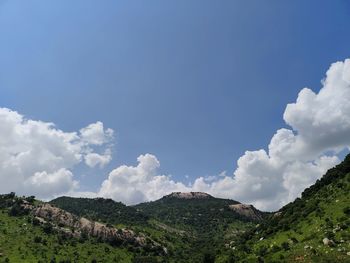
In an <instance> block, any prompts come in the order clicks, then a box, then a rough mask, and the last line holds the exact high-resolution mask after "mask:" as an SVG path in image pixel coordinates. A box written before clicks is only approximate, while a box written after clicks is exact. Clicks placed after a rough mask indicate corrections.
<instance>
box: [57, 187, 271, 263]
mask: <svg viewBox="0 0 350 263" xmlns="http://www.w3.org/2000/svg"><path fill="white" fill-rule="evenodd" d="M50 204H52V205H55V206H57V207H60V208H61V209H64V210H66V211H68V212H70V213H73V214H76V215H78V216H80V217H85V218H88V219H90V220H95V221H98V222H108V223H109V224H112V225H114V226H118V227H121V226H127V227H129V228H131V229H133V230H134V231H135V232H143V233H145V234H147V235H148V236H149V237H150V238H152V239H153V240H155V241H157V242H158V243H159V244H162V245H163V246H164V247H166V248H167V250H168V251H169V254H170V255H171V257H173V258H174V259H176V262H188V260H189V259H191V260H196V262H200V261H201V258H202V257H203V255H204V254H205V253H206V252H207V251H208V250H210V248H211V247H216V248H218V249H220V248H223V244H224V240H225V238H226V237H227V238H228V237H231V236H232V235H238V233H240V232H242V231H245V230H246V229H248V228H250V227H251V226H253V225H254V224H255V223H256V222H258V221H261V220H262V218H263V217H264V216H265V213H263V212H260V211H259V210H257V209H255V208H254V207H253V206H249V205H243V204H240V203H239V202H237V201H234V200H229V199H220V198H215V197H213V196H211V195H209V194H207V193H202V192H189V193H182V192H175V193H171V194H169V195H167V196H164V197H163V198H161V199H159V200H157V201H154V202H148V203H142V204H139V205H136V206H133V207H129V206H125V205H124V204H122V203H118V202H115V201H113V200H111V199H103V198H94V199H88V198H72V197H60V198H57V199H54V200H52V201H51V202H50ZM136 219H137V220H136ZM210 241H212V242H210ZM208 246H209V247H208Z"/></svg>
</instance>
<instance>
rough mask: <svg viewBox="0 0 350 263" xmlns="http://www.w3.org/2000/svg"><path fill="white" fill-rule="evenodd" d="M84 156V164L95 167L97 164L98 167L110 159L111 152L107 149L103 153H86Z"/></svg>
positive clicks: (107, 162)
mask: <svg viewBox="0 0 350 263" xmlns="http://www.w3.org/2000/svg"><path fill="white" fill-rule="evenodd" d="M84 158H85V163H86V165H88V166H89V167H95V166H97V165H98V166H99V167H100V168H103V167H104V166H105V165H107V164H109V163H110V161H111V160H112V154H111V152H110V151H107V152H106V153H105V154H98V153H88V154H86V155H85V157H84Z"/></svg>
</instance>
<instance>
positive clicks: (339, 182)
mask: <svg viewBox="0 0 350 263" xmlns="http://www.w3.org/2000/svg"><path fill="white" fill-rule="evenodd" d="M232 248H233V250H232V252H231V258H235V259H236V260H237V261H241V262H350V155H348V156H347V157H346V159H345V160H344V162H342V163H341V164H339V165H338V166H336V167H335V168H333V169H330V170H329V171H328V172H327V173H326V174H325V175H324V176H323V177H322V179H320V180H318V181H317V182H316V183H315V184H314V185H313V186H311V187H310V188H308V189H306V190H305V191H304V192H303V193H302V197H301V198H297V199H296V200H295V201H294V202H292V203H290V204H288V205H286V206H285V207H283V208H282V209H280V210H279V211H278V212H277V213H275V214H274V215H272V216H271V217H270V218H268V220H266V221H265V222H264V223H261V224H259V225H258V226H257V227H255V228H253V229H251V230H250V231H249V232H247V233H246V234H245V235H243V236H242V237H241V239H240V240H239V241H238V242H236V243H235V244H232Z"/></svg>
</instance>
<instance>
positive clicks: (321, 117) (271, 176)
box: [194, 59, 350, 210]
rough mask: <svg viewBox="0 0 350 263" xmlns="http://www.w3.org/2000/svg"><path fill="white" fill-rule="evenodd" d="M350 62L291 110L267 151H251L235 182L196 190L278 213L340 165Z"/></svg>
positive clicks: (349, 127) (349, 129) (346, 132)
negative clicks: (284, 126) (278, 210)
mask: <svg viewBox="0 0 350 263" xmlns="http://www.w3.org/2000/svg"><path fill="white" fill-rule="evenodd" d="M349 101H350V60H349V59H347V60H345V61H344V62H337V63H334V64H332V65H331V67H330V68H329V70H328V71H327V73H326V78H325V79H324V80H322V88H321V89H320V91H319V92H318V93H315V92H313V91H312V90H310V89H308V88H304V89H302V90H301V91H300V93H299V95H298V98H297V100H296V102H295V103H291V104H288V105H287V107H286V110H285V112H284V116H283V117H284V120H285V122H286V123H287V124H288V125H289V126H290V127H291V129H280V130H278V131H277V132H276V133H275V135H274V136H273V137H272V139H271V142H270V144H269V146H268V151H265V150H263V149H262V150H258V151H247V152H246V153H245V154H244V155H243V156H242V157H241V158H239V160H238V162H237V169H236V171H235V172H234V176H233V177H225V178H224V179H220V178H217V180H216V181H215V182H213V183H210V184H209V183H207V182H205V180H204V179H203V178H199V179H197V182H195V184H194V186H196V189H199V190H200V189H203V190H206V191H208V192H210V193H213V194H216V195H218V196H223V197H231V198H235V199H238V200H241V201H244V202H250V203H253V204H255V205H256V206H257V207H259V208H261V209H267V210H274V209H278V208H279V207H281V206H282V205H284V204H286V203H287V202H289V201H292V200H293V199H295V198H296V197H298V196H299V195H300V193H301V192H302V191H303V189H305V188H306V187H308V186H310V185H311V184H313V183H314V182H315V181H316V180H317V179H318V178H320V177H321V176H322V175H323V174H324V173H325V172H326V171H327V170H328V169H329V168H331V167H333V166H334V165H336V164H337V163H339V162H340V160H339V158H338V157H337V154H338V153H339V152H340V151H342V150H344V149H349V145H350V103H349Z"/></svg>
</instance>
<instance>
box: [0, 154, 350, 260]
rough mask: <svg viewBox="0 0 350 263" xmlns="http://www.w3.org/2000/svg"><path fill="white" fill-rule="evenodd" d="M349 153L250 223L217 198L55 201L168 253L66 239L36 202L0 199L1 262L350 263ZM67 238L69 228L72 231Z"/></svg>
mask: <svg viewBox="0 0 350 263" xmlns="http://www.w3.org/2000/svg"><path fill="white" fill-rule="evenodd" d="M349 190H350V155H349V156H347V157H346V159H345V160H344V162H343V163H341V164H340V165H338V166H336V167H335V168H333V169H330V170H329V171H328V172H327V173H326V174H325V175H324V176H323V177H322V178H321V179H320V180H318V181H317V182H316V183H315V184H314V185H313V186H311V187H310V188H308V189H305V191H304V192H303V194H302V196H301V198H297V199H296V200H295V201H294V202H291V203H290V204H288V205H286V206H284V207H283V208H281V209H280V210H279V211H278V212H276V213H274V214H267V213H266V214H263V215H264V218H265V219H264V220H263V221H261V222H256V221H254V220H253V219H251V218H247V217H245V216H242V215H240V214H238V213H236V212H234V211H232V210H231V209H230V208H229V205H232V204H237V203H238V202H236V201H233V200H227V199H219V198H214V197H210V198H205V199H181V198H175V197H172V196H166V197H163V198H162V199H160V200H157V201H155V202H149V203H143V204H139V205H137V206H134V207H128V206H125V205H123V204H121V203H118V202H114V201H112V200H110V199H102V198H97V199H87V198H70V197H60V198H58V199H55V200H53V201H52V202H51V204H54V205H55V206H57V207H60V208H63V209H64V210H66V211H68V212H71V213H73V214H76V215H77V216H79V217H85V218H88V219H90V220H94V221H99V222H104V223H106V224H107V226H108V227H115V226H116V227H118V228H128V229H131V230H133V231H134V232H135V233H142V235H144V236H145V237H146V240H153V241H155V242H157V243H158V244H161V245H162V246H164V247H166V249H167V253H166V254H165V255H160V254H157V253H155V252H154V251H150V250H147V249H144V248H142V247H137V248H136V247H135V246H133V245H132V244H130V243H123V242H119V243H115V244H111V243H106V242H103V239H99V238H93V237H90V236H89V235H84V233H82V235H80V236H75V237H74V236H67V235H65V234H64V233H62V231H58V230H57V226H56V225H55V224H52V222H50V221H48V222H42V221H40V219H39V218H36V217H35V216H34V215H33V213H32V212H31V209H30V207H35V206H37V205H40V204H41V202H40V201H37V200H35V198H34V197H33V196H31V197H17V196H16V195H15V194H14V193H10V194H7V195H0V262H36V263H37V262H133V263H134V262H138V263H140V262H176V263H177V262H186V263H187V262H198V263H202V262H217V263H225V262H226V263H231V262H350V253H349V252H350V228H349V227H350V217H349V216H350V202H349V201H350V191H349ZM70 230H71V231H72V232H73V233H74V231H76V230H74V229H70Z"/></svg>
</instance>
